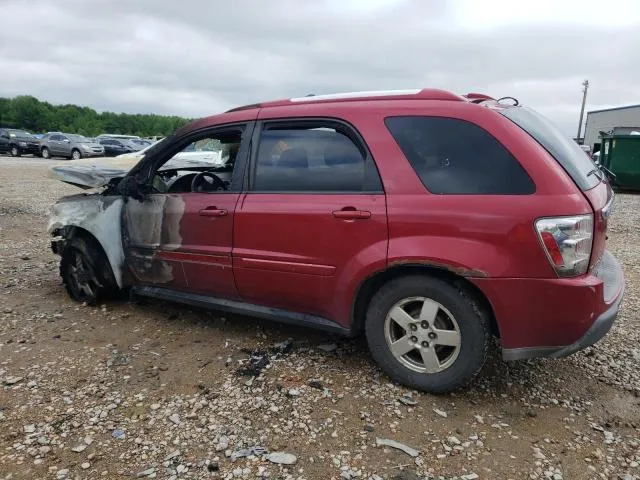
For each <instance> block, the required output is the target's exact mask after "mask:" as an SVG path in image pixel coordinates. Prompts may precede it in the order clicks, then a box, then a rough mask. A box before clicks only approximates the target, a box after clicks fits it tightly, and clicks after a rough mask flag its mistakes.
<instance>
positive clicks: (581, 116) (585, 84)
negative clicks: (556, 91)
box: [576, 80, 589, 142]
mask: <svg viewBox="0 0 640 480" xmlns="http://www.w3.org/2000/svg"><path fill="white" fill-rule="evenodd" d="M582 86H583V87H584V89H583V90H582V108H580V123H578V136H577V137H576V141H577V142H579V141H580V134H581V133H582V119H583V118H584V105H585V103H587V90H588V89H589V80H585V81H584V82H582Z"/></svg>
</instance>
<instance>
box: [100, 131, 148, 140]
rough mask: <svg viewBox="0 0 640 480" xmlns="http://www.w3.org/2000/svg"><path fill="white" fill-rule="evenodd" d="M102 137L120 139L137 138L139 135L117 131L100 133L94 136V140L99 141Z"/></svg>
mask: <svg viewBox="0 0 640 480" xmlns="http://www.w3.org/2000/svg"><path fill="white" fill-rule="evenodd" d="M103 138H117V139H120V140H138V139H140V137H138V136H137V135H120V134H119V133H102V134H100V135H98V136H97V137H96V140H98V141H100V140H102V139H103Z"/></svg>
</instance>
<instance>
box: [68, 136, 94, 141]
mask: <svg viewBox="0 0 640 480" xmlns="http://www.w3.org/2000/svg"><path fill="white" fill-rule="evenodd" d="M67 136H68V137H69V138H70V139H71V141H72V142H76V143H88V142H90V141H91V140H89V139H88V138H87V137H83V136H82V135H67Z"/></svg>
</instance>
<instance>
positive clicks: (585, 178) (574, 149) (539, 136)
mask: <svg viewBox="0 0 640 480" xmlns="http://www.w3.org/2000/svg"><path fill="white" fill-rule="evenodd" d="M498 111H499V112H500V113H501V114H502V115H504V116H505V117H507V118H508V119H509V120H511V121H512V122H513V123H515V124H516V125H518V126H519V127H520V128H522V129H523V130H524V131H525V132H527V133H528V134H529V135H531V136H532V137H533V138H534V139H535V140H536V141H537V142H538V143H539V144H540V145H542V146H543V147H544V149H545V150H547V152H549V153H550V154H551V155H552V156H553V157H554V158H555V159H556V160H557V161H558V163H560V165H561V166H562V167H563V168H564V169H565V170H566V172H567V173H568V174H569V175H570V176H571V178H572V179H573V181H574V182H576V185H578V187H580V188H581V189H582V190H589V189H591V188H593V187H595V186H596V185H597V184H598V183H600V180H601V174H600V170H599V169H598V167H597V166H596V164H595V163H593V161H592V160H591V158H589V156H588V155H587V154H586V153H585V151H584V150H582V148H580V145H578V144H577V143H576V142H574V141H573V140H571V139H570V138H568V137H566V136H565V135H564V134H563V133H562V132H561V131H560V130H559V129H558V128H557V127H556V126H555V125H554V124H553V123H552V122H550V121H549V120H547V119H546V118H545V117H543V116H542V115H540V114H539V113H537V112H535V111H533V110H531V109H529V108H526V107H508V108H501V109H499V110H498Z"/></svg>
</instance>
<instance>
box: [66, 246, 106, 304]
mask: <svg viewBox="0 0 640 480" xmlns="http://www.w3.org/2000/svg"><path fill="white" fill-rule="evenodd" d="M60 276H61V277H62V283H63V284H64V287H65V289H66V290H67V293H68V294H69V296H70V297H71V298H72V299H73V300H76V301H77V302H83V303H86V304H87V305H93V304H95V303H97V302H99V301H101V300H104V299H107V298H111V297H112V296H113V295H114V294H115V293H117V291H118V287H117V283H116V281H115V278H114V276H113V272H112V271H111V265H109V261H108V259H107V258H106V255H105V254H104V252H103V251H102V249H101V248H100V247H99V246H97V245H96V244H95V241H90V240H85V239H84V238H80V237H74V238H72V239H71V240H69V242H68V243H67V245H66V246H65V249H64V251H63V252H62V258H61V260H60Z"/></svg>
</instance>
